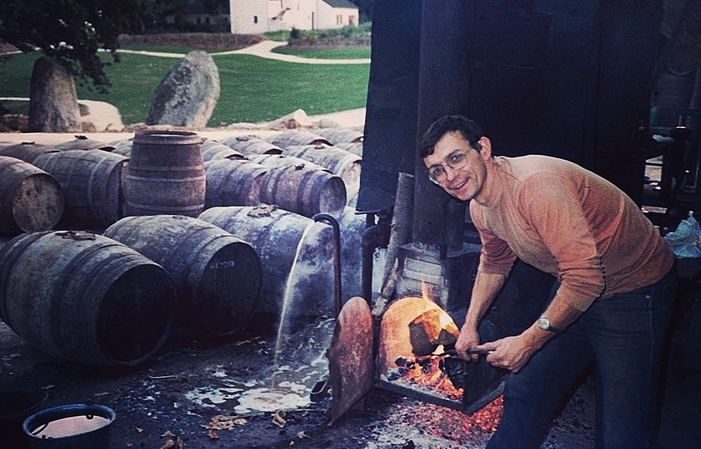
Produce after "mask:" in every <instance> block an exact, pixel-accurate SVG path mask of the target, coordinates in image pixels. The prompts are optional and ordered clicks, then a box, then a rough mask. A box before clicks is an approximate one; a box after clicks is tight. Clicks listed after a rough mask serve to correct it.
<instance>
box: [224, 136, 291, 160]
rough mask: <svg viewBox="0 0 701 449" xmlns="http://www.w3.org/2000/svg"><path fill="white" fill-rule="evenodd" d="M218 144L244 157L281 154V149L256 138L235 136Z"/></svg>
mask: <svg viewBox="0 0 701 449" xmlns="http://www.w3.org/2000/svg"><path fill="white" fill-rule="evenodd" d="M220 142H221V143H222V144H224V145H226V146H228V147H229V148H231V149H234V150H236V151H238V152H240V153H241V154H243V155H244V156H251V155H254V154H280V153H282V148H280V147H279V146H277V145H274V144H272V143H270V142H268V141H267V140H263V139H261V138H260V137H257V136H236V137H230V138H225V139H220Z"/></svg>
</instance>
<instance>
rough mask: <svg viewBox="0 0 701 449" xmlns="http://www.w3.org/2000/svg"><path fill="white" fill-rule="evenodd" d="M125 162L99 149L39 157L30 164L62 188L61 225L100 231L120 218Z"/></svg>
mask: <svg viewBox="0 0 701 449" xmlns="http://www.w3.org/2000/svg"><path fill="white" fill-rule="evenodd" d="M127 160H128V158H127V157H126V156H122V155H119V154H114V153H110V152H107V151H102V150H65V151H59V152H58V153H47V154H43V155H41V156H39V157H38V158H37V159H36V160H35V161H34V165H36V166H37V167H39V168H41V169H42V170H45V171H46V172H47V173H49V174H51V176H53V177H54V178H56V180H58V182H59V183H61V186H63V190H64V192H65V195H66V208H65V210H64V212H63V217H62V218H61V223H62V224H64V225H66V226H80V227H81V228H83V229H86V228H87V229H95V228H97V229H104V228H106V227H107V226H109V225H111V224H112V223H114V222H115V221H117V220H119V219H120V218H121V217H122V216H123V206H124V195H123V189H122V175H123V171H124V170H125V167H126V164H127Z"/></svg>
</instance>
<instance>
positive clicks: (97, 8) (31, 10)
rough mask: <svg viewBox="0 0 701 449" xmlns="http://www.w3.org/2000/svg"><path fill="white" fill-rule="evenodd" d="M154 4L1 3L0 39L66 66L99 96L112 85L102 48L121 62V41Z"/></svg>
mask: <svg viewBox="0 0 701 449" xmlns="http://www.w3.org/2000/svg"><path fill="white" fill-rule="evenodd" d="M154 1H155V0H2V2H0V39H1V40H4V41H6V42H8V43H10V44H12V45H14V46H16V47H17V48H19V49H20V50H22V51H31V50H35V49H37V48H39V49H41V51H42V52H43V53H44V54H46V55H47V56H51V57H54V58H56V59H58V60H60V61H61V62H62V63H64V64H65V65H66V66H67V67H68V68H69V69H70V70H71V72H72V73H73V76H74V77H75V78H76V79H78V80H80V81H87V80H88V79H90V80H91V81H92V83H93V85H94V86H95V87H96V88H97V89H98V90H99V91H100V92H107V90H108V89H109V87H110V82H109V80H108V79H107V76H106V74H105V71H104V67H105V66H106V65H108V64H109V63H106V62H103V61H102V59H100V57H99V55H98V54H97V53H98V50H99V49H102V50H106V51H109V52H110V54H111V56H112V60H113V61H114V62H118V61H119V54H118V53H117V49H118V48H119V42H118V37H119V34H120V33H122V32H124V31H126V30H128V29H129V26H130V24H131V23H134V20H137V19H139V18H140V17H145V16H146V14H147V12H148V10H149V7H150V6H151V5H152V3H153V2H154Z"/></svg>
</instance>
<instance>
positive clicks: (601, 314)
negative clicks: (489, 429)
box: [487, 267, 677, 449]
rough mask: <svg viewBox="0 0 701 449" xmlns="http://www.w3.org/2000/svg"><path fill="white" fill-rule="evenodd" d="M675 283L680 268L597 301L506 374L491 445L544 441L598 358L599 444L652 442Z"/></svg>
mask: <svg viewBox="0 0 701 449" xmlns="http://www.w3.org/2000/svg"><path fill="white" fill-rule="evenodd" d="M555 287H557V285H556V286H555ZM676 287H677V270H676V267H675V268H672V270H671V271H670V273H669V274H667V275H666V276H665V277H664V278H662V279H661V280H659V281H658V282H656V283H655V284H652V285H650V286H647V287H643V288H640V289H637V290H634V291H632V292H629V293H626V294H619V295H615V296H613V297H611V298H607V299H602V300H597V301H595V302H594V303H593V304H592V306H591V307H590V308H589V309H588V310H587V311H586V312H585V313H584V314H583V315H582V316H581V317H580V318H579V319H578V320H577V321H576V322H575V323H574V324H573V325H571V326H570V327H569V328H568V329H567V330H566V331H565V332H563V333H562V334H560V335H558V336H556V337H555V338H553V339H552V340H550V342H548V343H547V344H546V345H545V346H544V347H543V348H542V349H541V350H540V351H538V352H537V353H536V354H535V355H534V356H533V357H532V358H531V360H530V361H529V362H528V364H527V365H526V366H524V367H523V368H522V370H521V371H519V372H518V373H512V374H510V375H509V377H508V378H507V381H506V386H505V389H504V415H503V417H502V420H501V423H500V425H499V428H498V429H497V432H496V433H495V434H494V436H493V437H492V438H491V440H490V441H489V444H488V445H487V449H521V448H524V449H525V448H534V449H535V448H538V447H540V445H541V443H542V442H543V440H544V439H545V436H546V435H547V432H548V430H549V427H550V425H551V423H552V420H553V418H555V417H556V415H557V413H558V411H559V410H560V408H561V407H562V406H563V404H565V401H566V400H567V399H568V397H569V394H570V393H571V392H572V389H573V388H574V387H575V384H576V383H577V381H579V380H581V378H582V376H583V374H584V373H585V372H586V370H587V369H588V368H589V367H591V366H592V364H594V363H595V364H596V374H597V389H598V391H597V398H596V399H597V404H596V447H597V448H598V449H639V448H640V449H642V448H650V447H655V444H656V441H655V437H656V435H655V431H654V429H655V427H656V419H657V412H658V408H659V407H658V405H659V404H658V393H659V388H660V384H661V379H660V370H661V365H662V351H663V345H664V342H665V336H666V331H667V327H668V324H669V319H670V316H671V310H672V304H673V301H674V295H675V291H676ZM553 291H554V290H553Z"/></svg>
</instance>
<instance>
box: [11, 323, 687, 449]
mask: <svg viewBox="0 0 701 449" xmlns="http://www.w3.org/2000/svg"><path fill="white" fill-rule="evenodd" d="M334 323H335V320H334V319H333V318H329V317H324V316H321V317H316V318H309V319H307V320H305V321H303V322H297V323H296V324H294V325H293V327H292V329H291V332H289V333H287V336H286V337H284V338H283V339H282V340H281V342H280V344H279V345H277V344H276V343H277V342H276V340H277V338H276V336H277V330H278V327H277V323H275V319H274V318H272V317H270V316H255V317H254V318H253V320H252V321H251V322H250V323H249V324H248V325H247V326H246V327H245V328H244V329H242V330H241V331H240V332H239V333H237V334H236V335H233V336H230V337H226V338H221V337H218V338H215V337H208V336H202V335H198V334H194V333H192V332H190V331H188V330H187V329H185V328H182V327H179V328H177V329H176V330H175V331H174V332H173V334H172V335H171V337H170V339H169V340H168V342H167V343H166V345H165V346H164V347H163V348H162V350H160V351H159V352H158V354H157V355H156V356H154V357H153V358H151V359H150V360H148V361H147V362H145V363H144V364H142V365H139V366H136V367H99V366H86V365H81V364H76V363H72V362H68V361H65V360H59V359H55V358H53V357H50V356H47V355H45V354H43V353H42V352H41V351H39V350H38V349H37V348H34V347H32V346H30V345H28V344H27V343H26V342H24V341H23V340H22V339H21V338H19V337H18V336H17V335H16V334H15V333H14V332H13V331H12V330H10V329H9V328H8V327H7V326H6V325H5V324H4V323H1V322H0V362H1V363H2V365H0V366H2V372H0V389H1V390H15V389H20V390H29V391H45V392H46V393H48V398H47V400H46V401H45V402H44V403H43V404H41V408H47V407H53V406H62V405H67V404H77V403H95V404H101V405H106V406H108V407H110V408H112V409H113V410H114V411H115V413H116V416H117V418H116V419H115V421H114V422H113V423H112V424H111V445H110V448H112V449H117V448H119V449H121V448H154V449H159V448H170V447H175V448H189V449H195V448H198V449H199V448H202V449H214V448H222V449H223V448H283V447H298V448H321V447H328V448H333V449H341V448H368V449H380V448H407V449H408V448H427V449H428V448H458V447H459V448H483V447H484V445H485V444H486V441H487V440H488V438H489V436H490V435H491V433H492V430H493V429H492V425H493V424H492V423H481V422H480V418H479V416H477V417H475V416H474V415H473V416H466V415H464V414H463V413H462V412H461V411H458V410H452V409H449V408H446V407H442V406H438V405H433V404H429V403H425V402H421V401H419V400H416V399H413V398H410V397H405V396H401V395H398V394H396V393H393V392H390V391H387V390H385V389H381V388H377V387H375V388H373V389H372V390H371V392H370V393H369V394H368V395H366V396H365V398H364V399H362V400H361V401H360V402H359V403H358V404H357V405H356V406H355V407H353V408H352V409H351V410H349V411H348V412H347V413H346V414H345V415H344V416H343V417H342V418H341V419H340V420H338V421H337V422H336V423H334V425H333V426H328V425H327V424H326V419H325V418H326V410H327V408H328V405H329V397H328V396H326V397H324V398H323V399H322V400H321V401H319V402H312V401H311V395H310V393H311V391H312V389H313V388H314V386H315V385H316V383H317V382H319V381H320V380H321V379H323V378H324V377H325V375H326V374H327V373H328V371H327V370H328V364H327V361H326V358H325V353H326V349H327V348H328V345H329V343H330V340H331V335H332V332H333V327H334ZM276 347H277V348H278V351H276ZM678 348H681V346H679V347H678ZM672 355H673V356H674V357H672V359H671V361H670V363H669V367H670V369H669V373H668V374H669V379H668V382H667V389H666V392H665V407H664V410H665V414H664V416H663V424H662V435H663V447H664V448H668V449H672V448H692V447H698V441H699V437H700V436H701V435H700V433H699V432H700V430H699V426H698V422H699V419H700V418H701V413H700V412H699V404H701V394H700V392H701V388H699V385H701V384H698V383H693V382H692V380H693V379H692V378H691V377H690V376H689V373H688V372H687V371H686V370H685V368H684V367H683V366H680V363H679V361H680V360H681V359H680V358H679V354H676V353H673V354H672ZM594 388H595V381H594V380H593V378H591V377H590V378H588V379H587V381H586V382H584V383H583V384H582V385H581V386H580V387H579V388H578V389H577V390H576V391H575V392H574V395H573V397H572V399H571V400H570V402H569V403H568V405H567V407H566V408H565V409H564V411H563V413H562V415H561V416H560V417H559V418H558V419H557V420H556V421H555V422H554V424H553V428H552V430H551V433H550V435H549V436H548V439H547V441H546V443H545V444H544V445H543V447H544V448H548V449H556V448H561V449H590V448H593V447H594V443H593V430H592V429H593V414H594V407H593V404H594V400H593V391H594ZM490 407H491V408H492V410H497V412H498V405H497V406H494V405H489V406H488V408H490ZM495 407H496V408H495ZM478 413H479V412H478ZM490 413H491V412H490ZM0 447H6V446H5V444H3V440H2V436H0Z"/></svg>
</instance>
